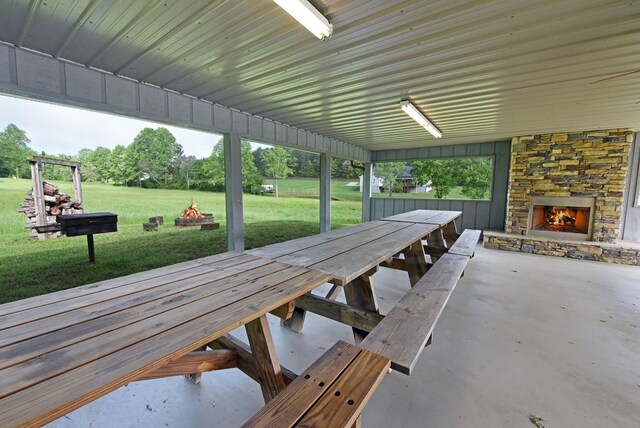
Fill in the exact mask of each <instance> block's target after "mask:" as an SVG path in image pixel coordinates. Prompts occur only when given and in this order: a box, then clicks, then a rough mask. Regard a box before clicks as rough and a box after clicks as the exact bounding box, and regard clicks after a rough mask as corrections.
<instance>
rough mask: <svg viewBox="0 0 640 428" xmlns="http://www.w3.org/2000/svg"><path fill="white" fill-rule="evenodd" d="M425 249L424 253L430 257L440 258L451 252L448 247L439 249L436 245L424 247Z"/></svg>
mask: <svg viewBox="0 0 640 428" xmlns="http://www.w3.org/2000/svg"><path fill="white" fill-rule="evenodd" d="M423 249H424V253H425V254H426V255H428V256H437V257H440V256H442V255H444V254H446V253H448V252H449V249H448V248H447V247H439V246H436V245H424V246H423Z"/></svg>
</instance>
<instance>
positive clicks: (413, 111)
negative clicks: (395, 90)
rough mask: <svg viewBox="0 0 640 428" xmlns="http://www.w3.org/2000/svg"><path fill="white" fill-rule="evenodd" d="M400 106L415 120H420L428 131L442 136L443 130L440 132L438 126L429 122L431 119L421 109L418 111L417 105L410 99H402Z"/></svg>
mask: <svg viewBox="0 0 640 428" xmlns="http://www.w3.org/2000/svg"><path fill="white" fill-rule="evenodd" d="M400 107H402V110H404V112H405V113H407V114H408V115H409V116H411V118H412V119H413V120H415V121H416V122H418V123H419V124H420V126H422V127H423V128H424V129H426V130H427V131H429V132H431V135H433V136H434V137H436V138H441V137H442V132H440V130H439V129H438V128H436V127H435V126H433V123H431V122H429V120H427V118H426V117H424V116H423V115H422V113H420V111H418V109H417V108H416V106H414V105H413V104H411V103H410V102H409V101H406V100H405V101H400Z"/></svg>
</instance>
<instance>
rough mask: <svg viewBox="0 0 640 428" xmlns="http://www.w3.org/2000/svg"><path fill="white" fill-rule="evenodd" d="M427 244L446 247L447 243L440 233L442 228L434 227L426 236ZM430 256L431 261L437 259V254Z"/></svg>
mask: <svg viewBox="0 0 640 428" xmlns="http://www.w3.org/2000/svg"><path fill="white" fill-rule="evenodd" d="M427 244H428V245H430V246H433V247H437V248H448V247H447V243H446V241H445V240H444V235H443V233H442V229H436V230H434V231H433V232H431V233H430V234H429V236H427ZM429 257H431V263H432V264H433V263H435V262H436V261H438V257H437V256H431V255H430V256H429Z"/></svg>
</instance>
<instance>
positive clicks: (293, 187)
mask: <svg viewBox="0 0 640 428" xmlns="http://www.w3.org/2000/svg"><path fill="white" fill-rule="evenodd" d="M351 182H356V183H357V182H358V179H357V178H354V179H351V180H347V179H333V180H331V199H333V200H334V201H361V200H362V194H361V193H360V190H359V189H358V187H347V184H348V183H351ZM264 184H273V185H275V180H273V179H270V178H267V179H265V180H264ZM278 189H279V191H280V196H281V197H298V198H318V197H319V195H320V181H319V179H317V178H287V179H286V180H278ZM267 195H268V196H272V197H275V194H273V193H271V194H267Z"/></svg>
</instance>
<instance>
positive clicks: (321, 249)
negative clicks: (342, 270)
mask: <svg viewBox="0 0 640 428" xmlns="http://www.w3.org/2000/svg"><path fill="white" fill-rule="evenodd" d="M411 226H412V225H411V224H409V223H395V222H386V223H384V224H382V225H381V226H380V227H377V228H375V229H370V230H366V231H362V232H360V233H357V234H354V235H349V236H345V237H342V238H339V239H334V240H332V241H328V242H323V243H319V244H317V245H314V246H313V247H310V248H307V249H304V250H300V251H296V252H294V253H290V254H286V255H283V256H280V257H278V258H277V260H278V261H281V262H283V263H288V264H292V265H296V266H311V265H315V264H318V263H320V262H322V261H324V260H327V259H329V258H332V257H336V256H339V255H340V254H344V253H348V252H349V251H351V250H352V249H354V248H358V247H361V246H363V245H365V244H370V243H372V242H376V241H377V240H379V239H382V238H384V237H386V236H388V235H390V234H394V233H396V232H398V231H400V230H402V229H406V228H408V227H411Z"/></svg>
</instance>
